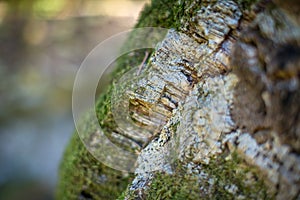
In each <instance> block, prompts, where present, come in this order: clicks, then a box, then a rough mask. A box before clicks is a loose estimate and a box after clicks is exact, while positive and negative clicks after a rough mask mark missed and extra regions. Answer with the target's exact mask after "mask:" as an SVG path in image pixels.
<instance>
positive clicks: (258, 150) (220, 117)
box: [57, 0, 300, 199]
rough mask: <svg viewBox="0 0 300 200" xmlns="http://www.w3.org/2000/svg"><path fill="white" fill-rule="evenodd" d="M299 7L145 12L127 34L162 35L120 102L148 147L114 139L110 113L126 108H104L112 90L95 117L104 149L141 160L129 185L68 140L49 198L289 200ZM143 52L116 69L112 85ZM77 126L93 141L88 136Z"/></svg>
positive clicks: (297, 126)
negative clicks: (142, 30) (135, 30)
mask: <svg viewBox="0 0 300 200" xmlns="http://www.w3.org/2000/svg"><path fill="white" fill-rule="evenodd" d="M299 7H300V6H299V5H298V4H297V1H295V0H288V1H284V2H283V1H282V2H281V1H275V0H274V2H272V1H268V0H265V1H258V2H254V1H253V2H251V1H246V0H245V1H242V0H229V1H222V0H211V1H197V0H194V1H175V2H173V1H170V2H169V1H166V0H163V1H160V0H152V5H150V6H147V7H145V9H144V11H143V12H142V13H141V17H140V20H139V22H138V24H137V27H146V26H161V27H166V28H170V30H169V31H168V33H167V35H166V36H165V38H164V39H163V40H162V41H161V42H160V43H159V44H158V46H157V48H156V49H155V51H154V52H153V53H152V55H151V57H150V58H149V61H148V62H147V65H146V66H145V68H144V69H142V70H139V72H138V77H137V78H136V79H137V80H136V79H134V80H136V81H135V83H134V84H133V85H134V86H132V84H131V85H130V87H127V86H124V87H122V88H125V90H124V91H121V93H122V94H123V93H124V94H125V93H126V95H129V96H128V98H127V99H126V101H128V102H125V103H127V104H126V105H129V108H128V109H129V113H130V114H129V116H127V117H130V118H131V119H134V122H135V125H136V126H137V127H140V128H142V129H143V130H144V131H145V132H144V131H143V133H145V134H148V135H150V137H149V139H148V140H147V141H143V140H141V141H139V140H138V139H136V138H135V137H134V136H133V135H134V134H133V132H131V133H130V131H128V130H129V129H128V130H127V133H121V130H119V129H118V127H117V125H116V123H115V122H114V120H113V116H112V113H111V110H112V108H111V105H110V101H112V102H117V103H124V102H122V101H124V100H120V99H122V98H117V97H116V96H111V95H112V92H113V91H114V90H113V89H112V87H111V88H110V89H108V91H107V92H106V93H105V94H103V95H102V96H101V97H100V98H99V100H98V107H97V109H96V110H97V114H98V118H99V121H100V124H101V127H102V128H103V130H104V132H105V134H106V135H107V136H108V137H109V138H110V139H111V140H112V141H114V142H115V143H117V144H118V145H120V146H122V145H123V146H124V148H125V146H126V144H131V145H127V146H126V149H128V148H129V149H130V148H132V149H131V150H132V152H135V151H139V156H138V158H137V160H136V163H135V166H136V167H135V173H134V174H130V173H125V172H119V171H116V170H113V169H111V168H109V167H106V166H105V165H103V164H101V163H100V162H99V161H97V160H96V159H94V158H93V157H92V155H90V153H89V152H88V151H87V150H86V149H85V147H84V145H83V144H82V143H81V142H80V140H79V138H78V136H77V135H75V136H74V138H73V139H72V141H71V143H70V145H69V147H68V149H67V151H66V154H65V157H64V159H63V161H62V165H61V171H60V182H59V184H58V190H57V198H58V199H78V198H80V199H116V198H117V197H119V198H120V199H299V198H300V156H299V153H300V104H299V100H300V85H299V84H300V83H299V79H300V20H299V18H300V14H299V13H300V12H299ZM135 42H136V41H135ZM140 42H142V41H140ZM128 45H130V42H129V44H128ZM147 51H148V50H147ZM144 52H145V50H144V51H138V52H135V53H134V58H132V55H131V56H127V57H126V56H125V57H124V58H122V61H121V62H120V63H119V69H118V70H117V72H116V77H120V76H122V74H124V71H125V70H123V68H124V67H125V66H134V65H135V66H137V65H139V64H138V63H139V62H140V60H139V59H138V58H143V56H144ZM120 69H121V70H120ZM129 76H130V74H129ZM131 76H132V77H134V76H136V74H131ZM115 88H117V90H118V89H119V88H121V87H118V86H115ZM115 90H116V89H115ZM120 90H121V89H120ZM118 92H120V91H118ZM122 94H121V95H122ZM122 97H123V96H122ZM113 106H114V105H113ZM86 126H87V128H86V132H87V133H88V134H91V135H93V133H90V132H91V131H90V130H89V128H88V127H89V126H93V124H87V125H86ZM130 130H131V129H130ZM125 132H126V131H125ZM121 135H126V137H123V136H121ZM124 141H125V142H124ZM122 192H123V193H122ZM121 193H122V195H121Z"/></svg>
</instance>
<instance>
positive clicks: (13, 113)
mask: <svg viewBox="0 0 300 200" xmlns="http://www.w3.org/2000/svg"><path fill="white" fill-rule="evenodd" d="M147 2H149V0H7V1H3V0H2V1H1V0H0V101H1V103H0V199H1V200H6V199H9V200H12V199H53V192H54V188H55V184H56V180H57V170H58V166H59V161H60V159H61V157H62V154H63V151H64V148H65V145H66V144H67V142H68V140H69V138H70V136H71V134H72V132H73V130H74V122H73V119H72V113H71V95H72V87H73V81H74V78H75V75H76V71H77V70H78V68H79V67H80V64H81V62H82V61H83V59H84V58H85V57H86V56H87V54H88V53H89V52H90V51H91V50H92V49H93V48H94V47H95V46H96V45H97V44H99V43H100V42H101V41H103V40H104V39H106V38H108V37H110V36H112V35H114V34H116V33H119V32H121V31H124V30H127V29H129V28H131V27H133V25H134V23H135V22H136V20H137V17H138V14H139V12H140V11H141V9H142V8H143V6H144V5H145V3H147Z"/></svg>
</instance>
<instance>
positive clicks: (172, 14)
mask: <svg viewBox="0 0 300 200" xmlns="http://www.w3.org/2000/svg"><path fill="white" fill-rule="evenodd" d="M195 2H197V1H191V0H189V1H183V0H179V1H170V0H152V1H151V5H146V6H145V8H144V9H143V11H142V12H141V14H140V20H139V22H138V23H137V24H136V27H163V28H175V29H178V28H180V26H181V25H182V21H184V20H189V19H190V18H191V16H193V14H194V12H195V11H196V10H197V9H196V8H197V7H200V5H201V3H199V2H198V3H195ZM192 5H194V6H193V9H191V7H192Z"/></svg>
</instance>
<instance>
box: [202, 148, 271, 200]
mask: <svg viewBox="0 0 300 200" xmlns="http://www.w3.org/2000/svg"><path fill="white" fill-rule="evenodd" d="M225 156H227V155H225V154H224V155H220V156H218V157H217V158H215V159H213V160H211V161H210V163H209V164H208V165H203V166H202V167H203V171H204V172H206V173H207V174H209V177H211V178H213V179H214V180H216V183H215V184H214V186H213V187H212V191H211V193H210V194H211V195H213V196H211V197H210V198H211V199H233V198H234V197H236V196H237V195H241V196H244V197H245V198H246V199H273V196H272V195H270V194H268V192H267V187H266V186H265V184H264V182H263V179H261V178H260V177H259V176H258V174H259V172H258V171H257V169H256V168H255V167H251V166H249V165H247V164H246V163H245V161H244V160H243V159H242V158H240V157H239V156H238V154H237V153H235V152H234V153H232V154H231V155H230V156H229V157H231V159H230V160H227V161H226V159H225ZM232 184H234V185H235V186H237V188H238V191H237V193H236V194H234V195H233V194H231V193H229V192H228V191H227V190H226V189H225V187H226V186H230V185H232Z"/></svg>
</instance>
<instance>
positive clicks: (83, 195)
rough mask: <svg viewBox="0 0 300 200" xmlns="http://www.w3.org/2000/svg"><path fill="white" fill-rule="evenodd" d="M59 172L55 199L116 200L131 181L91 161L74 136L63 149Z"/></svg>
mask: <svg viewBox="0 0 300 200" xmlns="http://www.w3.org/2000/svg"><path fill="white" fill-rule="evenodd" d="M60 169H61V170H60V174H59V176H60V181H59V183H58V190H57V193H56V199H116V198H117V197H118V196H119V195H120V194H121V192H122V191H124V190H125V189H126V187H127V184H128V182H130V181H131V176H127V175H124V174H122V172H119V171H116V170H113V169H111V168H109V167H106V166H104V165H103V164H101V163H100V162H99V161H97V160H96V159H95V158H94V157H92V155H91V154H90V153H89V152H88V151H87V150H86V148H85V147H84V145H83V144H82V143H81V141H80V139H79V137H78V135H77V134H74V136H73V138H72V140H71V142H70V144H69V146H68V148H67V149H66V152H65V156H64V158H63V162H62V164H61V166H60Z"/></svg>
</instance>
